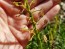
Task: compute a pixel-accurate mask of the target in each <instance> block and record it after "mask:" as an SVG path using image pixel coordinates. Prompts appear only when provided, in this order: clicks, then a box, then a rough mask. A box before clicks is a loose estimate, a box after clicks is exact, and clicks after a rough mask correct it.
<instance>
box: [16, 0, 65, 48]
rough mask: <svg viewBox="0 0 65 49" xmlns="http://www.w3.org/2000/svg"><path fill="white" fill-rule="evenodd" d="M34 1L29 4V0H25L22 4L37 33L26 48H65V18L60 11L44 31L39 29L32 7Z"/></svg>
mask: <svg viewBox="0 0 65 49" xmlns="http://www.w3.org/2000/svg"><path fill="white" fill-rule="evenodd" d="M33 2H34V0H32V2H31V3H30V4H28V0H24V4H23V5H21V6H22V7H24V9H26V10H27V12H28V13H29V18H30V21H31V23H32V25H33V31H34V33H35V34H34V35H33V37H32V39H31V40H30V41H29V43H28V45H27V46H26V49H65V19H61V17H60V13H59V14H58V15H56V16H55V19H54V21H52V22H51V23H49V24H48V25H47V26H46V27H45V28H44V29H42V31H38V30H37V29H36V22H35V21H34V18H33V15H32V12H31V8H30V5H31V4H32V3H33ZM17 5H18V4H17Z"/></svg>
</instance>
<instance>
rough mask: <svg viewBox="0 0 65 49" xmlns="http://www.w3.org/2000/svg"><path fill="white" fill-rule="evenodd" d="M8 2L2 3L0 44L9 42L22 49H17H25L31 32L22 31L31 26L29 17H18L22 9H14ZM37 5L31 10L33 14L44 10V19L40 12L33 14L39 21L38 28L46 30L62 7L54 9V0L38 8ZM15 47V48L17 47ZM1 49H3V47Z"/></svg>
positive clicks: (56, 6)
mask: <svg viewBox="0 0 65 49" xmlns="http://www.w3.org/2000/svg"><path fill="white" fill-rule="evenodd" d="M41 1H42V0H41ZM8 2H9V1H8V0H7V2H6V0H5V1H4V0H1V1H0V36H1V37H0V42H1V44H3V45H4V43H6V44H9V43H8V42H10V44H11V43H13V44H16V45H17V44H18V46H19V47H20V48H18V47H17V48H18V49H23V48H24V47H25V46H26V45H27V43H28V40H29V39H30V32H29V31H23V30H21V28H23V27H26V28H28V26H27V25H28V24H30V23H29V22H28V20H27V18H28V15H23V14H22V15H20V17H16V15H18V14H19V13H20V12H21V11H20V9H19V8H17V7H14V5H12V4H9V3H8ZM35 5H36V4H35ZM35 5H34V6H33V7H34V8H32V9H31V12H33V11H35V10H37V9H43V10H42V11H43V12H44V14H45V15H44V16H43V17H41V18H40V15H39V11H37V12H34V13H33V16H34V19H35V20H36V21H37V24H36V28H37V29H38V30H40V29H42V28H44V27H45V26H46V25H47V24H48V22H50V21H51V20H53V18H54V16H55V15H56V14H57V13H58V12H59V10H60V6H59V5H55V6H54V7H53V5H54V4H53V1H52V0H49V1H48V2H45V3H41V4H39V5H37V6H35ZM45 21H46V22H45ZM31 26H32V25H31ZM42 26H43V27H42ZM28 29H30V28H28ZM2 42H3V43H2ZM13 44H12V45H13ZM19 44H20V45H19ZM6 47H7V46H6ZM13 47H15V45H14V46H13ZM0 48H1V49H2V47H1V46H0ZM10 48H11V47H10ZM3 49H4V48H3ZM6 49H9V48H6ZM12 49H14V48H12ZM15 49H16V48H15Z"/></svg>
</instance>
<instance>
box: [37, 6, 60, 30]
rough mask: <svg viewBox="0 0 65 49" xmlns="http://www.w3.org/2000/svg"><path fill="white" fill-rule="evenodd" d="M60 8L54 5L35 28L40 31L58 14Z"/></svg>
mask: <svg viewBox="0 0 65 49" xmlns="http://www.w3.org/2000/svg"><path fill="white" fill-rule="evenodd" d="M59 10H60V6H59V5H56V6H54V7H53V8H52V9H51V10H50V11H48V12H47V13H46V14H45V15H44V16H43V17H42V18H41V19H40V20H39V21H38V22H37V24H36V28H37V29H38V30H40V29H41V28H44V27H45V26H46V25H47V24H48V23H49V22H50V21H51V20H52V19H53V18H54V17H55V15H56V14H57V13H58V12H59Z"/></svg>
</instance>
